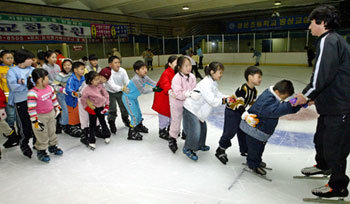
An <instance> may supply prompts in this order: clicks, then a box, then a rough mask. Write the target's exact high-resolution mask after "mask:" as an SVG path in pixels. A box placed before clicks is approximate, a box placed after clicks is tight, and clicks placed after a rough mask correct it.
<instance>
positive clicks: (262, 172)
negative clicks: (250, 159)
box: [249, 167, 266, 176]
mask: <svg viewBox="0 0 350 204" xmlns="http://www.w3.org/2000/svg"><path fill="white" fill-rule="evenodd" d="M249 168H250V167H249ZM250 169H251V170H253V172H254V173H256V174H259V175H261V176H264V175H266V171H265V170H264V169H263V168H261V167H257V168H250Z"/></svg>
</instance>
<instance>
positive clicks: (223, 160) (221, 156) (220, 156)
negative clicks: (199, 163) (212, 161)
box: [215, 147, 228, 164]
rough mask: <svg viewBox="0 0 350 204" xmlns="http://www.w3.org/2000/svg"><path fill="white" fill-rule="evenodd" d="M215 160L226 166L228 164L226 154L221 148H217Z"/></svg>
mask: <svg viewBox="0 0 350 204" xmlns="http://www.w3.org/2000/svg"><path fill="white" fill-rule="evenodd" d="M215 156H216V158H218V160H219V161H221V163H223V164H226V163H227V162H228V158H227V154H226V153H225V149H224V148H222V147H218V148H217V149H216V153H215Z"/></svg>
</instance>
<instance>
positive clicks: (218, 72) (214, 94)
mask: <svg viewBox="0 0 350 204" xmlns="http://www.w3.org/2000/svg"><path fill="white" fill-rule="evenodd" d="M204 71H205V75H206V76H205V77H204V79H203V80H202V81H200V82H199V83H198V84H197V86H196V88H194V90H195V91H196V92H199V93H200V94H201V97H200V98H199V100H194V99H193V98H191V97H189V98H186V100H185V103H184V110H183V128H184V131H185V133H186V135H187V138H186V142H185V146H184V148H183V153H184V154H186V155H187V156H188V157H189V158H190V159H192V160H194V161H196V160H198V156H197V155H196V153H195V151H197V150H202V151H209V149H210V147H209V146H206V145H205V140H206V137H207V124H206V122H205V120H206V119H207V118H208V116H209V114H210V112H211V110H212V108H213V107H217V106H219V105H222V104H226V103H228V102H230V103H231V102H232V101H233V100H234V99H232V98H225V97H224V96H223V95H222V94H221V93H220V92H219V90H218V84H217V82H216V81H218V80H220V79H221V77H222V75H223V72H224V65H223V64H221V63H220V62H212V63H210V64H209V66H207V67H205V68H204Z"/></svg>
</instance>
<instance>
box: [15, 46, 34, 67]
mask: <svg viewBox="0 0 350 204" xmlns="http://www.w3.org/2000/svg"><path fill="white" fill-rule="evenodd" d="M33 58H35V55H34V54H33V53H32V52H31V51H28V50H25V49H20V50H17V51H16V52H15V54H14V59H15V62H16V64H21V63H23V62H25V61H26V60H27V59H33Z"/></svg>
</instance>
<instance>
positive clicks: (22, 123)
mask: <svg viewBox="0 0 350 204" xmlns="http://www.w3.org/2000/svg"><path fill="white" fill-rule="evenodd" d="M33 58H34V54H33V53H31V52H30V51H28V50H24V49H22V50H18V51H17V52H16V53H15V55H14V59H15V62H16V64H17V66H15V67H13V68H11V69H10V70H9V71H8V73H7V84H8V86H9V89H10V93H11V94H13V103H14V104H15V109H16V116H17V126H18V127H19V130H20V131H19V134H20V136H21V139H20V148H21V150H22V152H23V154H24V155H25V156H27V157H29V158H31V157H32V153H33V152H32V150H31V148H30V147H29V144H28V143H29V139H30V138H31V137H32V136H33V130H32V124H31V122H30V118H29V114H28V106H27V94H28V88H27V80H26V79H27V78H28V77H29V75H30V74H31V73H32V71H33V70H34V68H33V67H31V64H32V62H33ZM11 94H10V98H11ZM11 100H12V99H11Z"/></svg>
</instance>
